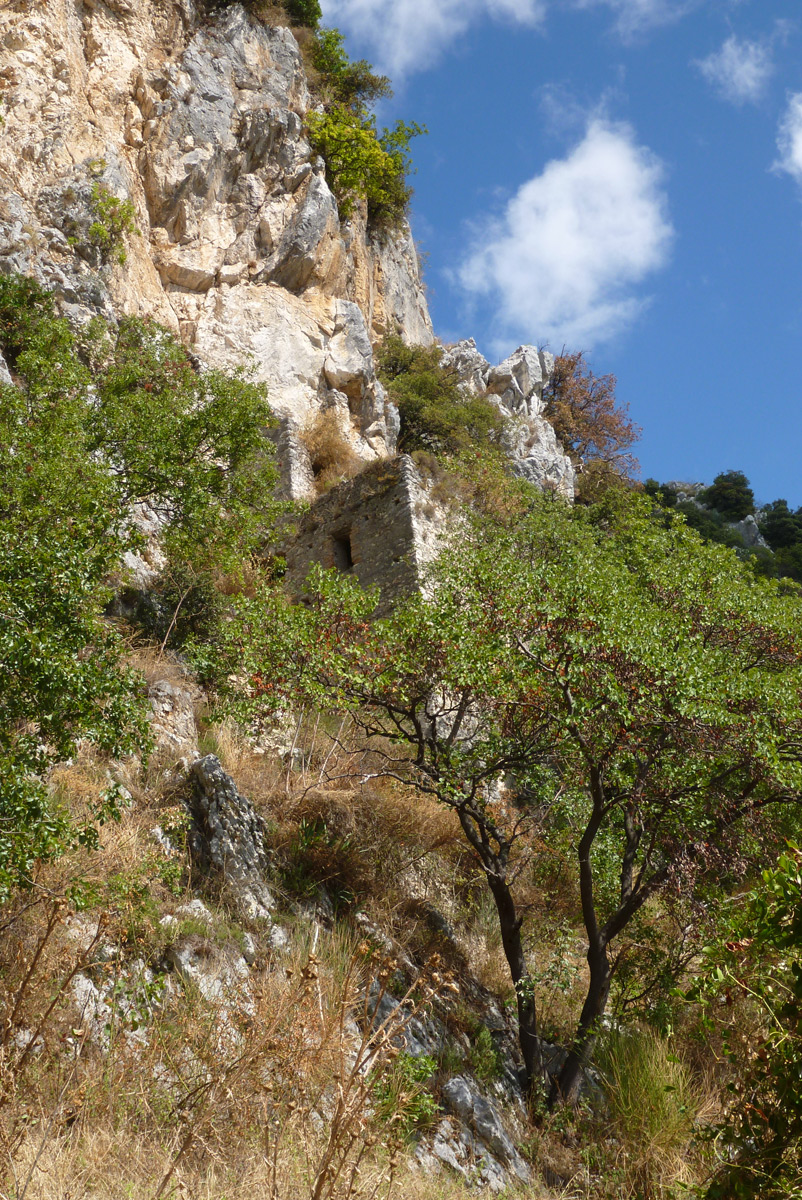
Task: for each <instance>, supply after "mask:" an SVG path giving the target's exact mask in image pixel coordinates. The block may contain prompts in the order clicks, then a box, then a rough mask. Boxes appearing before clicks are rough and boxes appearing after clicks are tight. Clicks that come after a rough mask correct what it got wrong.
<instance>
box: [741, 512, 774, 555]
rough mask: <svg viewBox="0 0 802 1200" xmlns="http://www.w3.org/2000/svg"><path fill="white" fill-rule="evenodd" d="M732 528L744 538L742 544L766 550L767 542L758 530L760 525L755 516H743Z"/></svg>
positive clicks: (767, 547)
mask: <svg viewBox="0 0 802 1200" xmlns="http://www.w3.org/2000/svg"><path fill="white" fill-rule="evenodd" d="M734 528H735V529H737V531H738V533H740V535H741V537H742V538H743V540H744V545H746V546H748V547H749V548H750V550H751V549H758V548H759V549H761V550H768V549H769V544H768V542H767V541H766V539H765V538H764V537H763V534H762V533H761V532H760V526H759V525H758V523H757V521H756V520H755V518H754V517H753V516H752V515H751V513H750V515H749V516H748V517H744V519H743V520H742V521H738V522H737V523H736V524H735V525H734Z"/></svg>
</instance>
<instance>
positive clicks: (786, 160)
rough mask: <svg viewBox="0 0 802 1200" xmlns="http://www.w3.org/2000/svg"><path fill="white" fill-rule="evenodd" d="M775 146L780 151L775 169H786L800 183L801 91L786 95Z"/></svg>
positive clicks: (801, 148) (801, 151)
mask: <svg viewBox="0 0 802 1200" xmlns="http://www.w3.org/2000/svg"><path fill="white" fill-rule="evenodd" d="M777 148H778V149H779V151H780V157H779V160H778V161H777V163H775V167H776V168H777V170H780V171H787V172H788V174H789V175H793V177H794V179H795V180H796V181H797V183H799V184H802V92H794V93H793V94H792V95H790V96H789V97H788V107H787V108H786V110H785V115H784V116H783V118H782V120H781V121H780V129H779V133H778V135H777Z"/></svg>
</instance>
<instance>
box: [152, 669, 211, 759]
mask: <svg viewBox="0 0 802 1200" xmlns="http://www.w3.org/2000/svg"><path fill="white" fill-rule="evenodd" d="M198 694H199V689H198V688H197V687H194V686H192V685H191V684H189V683H187V684H186V685H184V684H181V683H172V682H171V681H170V680H168V679H157V680H156V682H155V683H152V684H151V685H150V687H149V688H148V701H149V703H150V707H151V713H152V716H151V728H152V730H153V734H154V738H155V741H156V744H157V746H159V747H161V748H163V749H165V750H169V751H170V753H171V754H174V755H175V756H176V758H178V757H181V756H184V757H186V758H187V759H190V760H191V759H192V758H194V757H195V756H196V755H197V753H198V730H197V726H196V724H195V703H196V701H197V699H198Z"/></svg>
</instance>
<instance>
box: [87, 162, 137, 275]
mask: <svg viewBox="0 0 802 1200" xmlns="http://www.w3.org/2000/svg"><path fill="white" fill-rule="evenodd" d="M89 203H90V207H91V209H92V213H93V215H94V217H95V219H94V221H93V222H92V224H91V225H90V226H89V233H88V237H89V243H90V245H92V246H95V247H96V248H97V250H98V251H99V252H100V256H101V258H102V259H103V261H104V262H109V261H110V260H111V259H114V261H115V262H117V263H119V264H120V266H122V265H123V263H124V262H125V261H126V258H127V255H126V252H125V237H126V235H127V234H132V233H139V230H138V229H137V225H136V219H135V218H136V210H135V208H134V206H133V204H132V203H131V201H130V200H120V199H119V198H118V197H117V196H115V195H114V194H113V192H110V191H109V189H108V188H107V187H106V186H105V184H102V183H98V182H97V181H95V183H93V184H92V195H91V199H90V202H89Z"/></svg>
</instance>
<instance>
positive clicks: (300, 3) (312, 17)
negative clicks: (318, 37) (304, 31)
mask: <svg viewBox="0 0 802 1200" xmlns="http://www.w3.org/2000/svg"><path fill="white" fill-rule="evenodd" d="M284 7H285V8H286V10H287V13H288V15H289V16H290V17H291V18H292V20H293V21H295V22H297V24H298V25H307V26H308V27H309V28H310V29H317V27H318V25H319V24H320V19H321V17H322V16H323V14H322V12H321V11H320V3H319V0H284Z"/></svg>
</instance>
